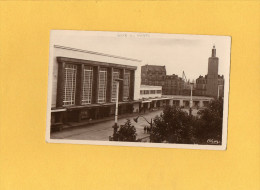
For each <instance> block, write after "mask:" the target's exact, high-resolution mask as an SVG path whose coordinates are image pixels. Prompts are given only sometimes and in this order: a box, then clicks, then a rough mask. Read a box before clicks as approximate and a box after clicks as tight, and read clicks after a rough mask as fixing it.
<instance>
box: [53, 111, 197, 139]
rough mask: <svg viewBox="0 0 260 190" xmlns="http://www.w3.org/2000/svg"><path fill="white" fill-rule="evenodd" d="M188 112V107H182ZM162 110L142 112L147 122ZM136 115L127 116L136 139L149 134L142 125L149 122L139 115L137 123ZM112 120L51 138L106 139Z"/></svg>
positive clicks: (194, 113)
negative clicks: (134, 131) (133, 128)
mask: <svg viewBox="0 0 260 190" xmlns="http://www.w3.org/2000/svg"><path fill="white" fill-rule="evenodd" d="M183 110H184V111H186V112H188V109H183ZM162 111H163V110H156V111H153V112H149V113H146V114H142V116H144V117H145V118H146V119H147V120H148V121H149V122H150V121H151V118H154V117H155V116H156V115H160V113H161V112H162ZM192 113H193V115H196V114H197V110H195V109H194V110H193V111H192ZM134 118H136V116H132V117H129V118H128V119H130V121H131V123H132V125H134V126H135V128H136V133H137V139H138V138H144V137H147V136H149V134H145V133H144V126H149V124H148V123H147V122H146V121H145V119H143V118H142V117H139V119H138V123H136V122H135V121H134V120H133V119H134ZM126 119H127V118H121V119H118V125H123V124H124V123H125V122H126ZM113 125H114V120H110V121H105V122H101V123H96V124H91V125H87V126H81V127H75V128H68V129H65V130H63V131H60V132H54V133H51V139H71V140H99V141H108V140H109V136H112V135H113V128H112V126H113Z"/></svg>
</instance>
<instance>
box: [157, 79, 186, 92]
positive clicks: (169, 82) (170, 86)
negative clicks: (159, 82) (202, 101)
mask: <svg viewBox="0 0 260 190" xmlns="http://www.w3.org/2000/svg"><path fill="white" fill-rule="evenodd" d="M183 88H184V81H183V80H182V78H180V77H178V75H174V74H173V75H166V77H165V83H164V85H163V88H162V90H163V94H164V95H181V94H182V93H183Z"/></svg>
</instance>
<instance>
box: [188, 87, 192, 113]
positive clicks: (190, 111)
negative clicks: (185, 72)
mask: <svg viewBox="0 0 260 190" xmlns="http://www.w3.org/2000/svg"><path fill="white" fill-rule="evenodd" d="M192 87H193V83H190V110H189V114H190V115H191V114H192V104H193V101H192Z"/></svg>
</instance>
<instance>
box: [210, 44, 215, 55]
mask: <svg viewBox="0 0 260 190" xmlns="http://www.w3.org/2000/svg"><path fill="white" fill-rule="evenodd" d="M211 57H216V48H215V44H213V48H212V55H211Z"/></svg>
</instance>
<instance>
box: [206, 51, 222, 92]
mask: <svg viewBox="0 0 260 190" xmlns="http://www.w3.org/2000/svg"><path fill="white" fill-rule="evenodd" d="M218 61H219V59H218V57H216V48H215V46H213V48H212V54H211V57H209V60H208V75H207V84H206V94H207V96H212V97H217V96H218Z"/></svg>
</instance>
